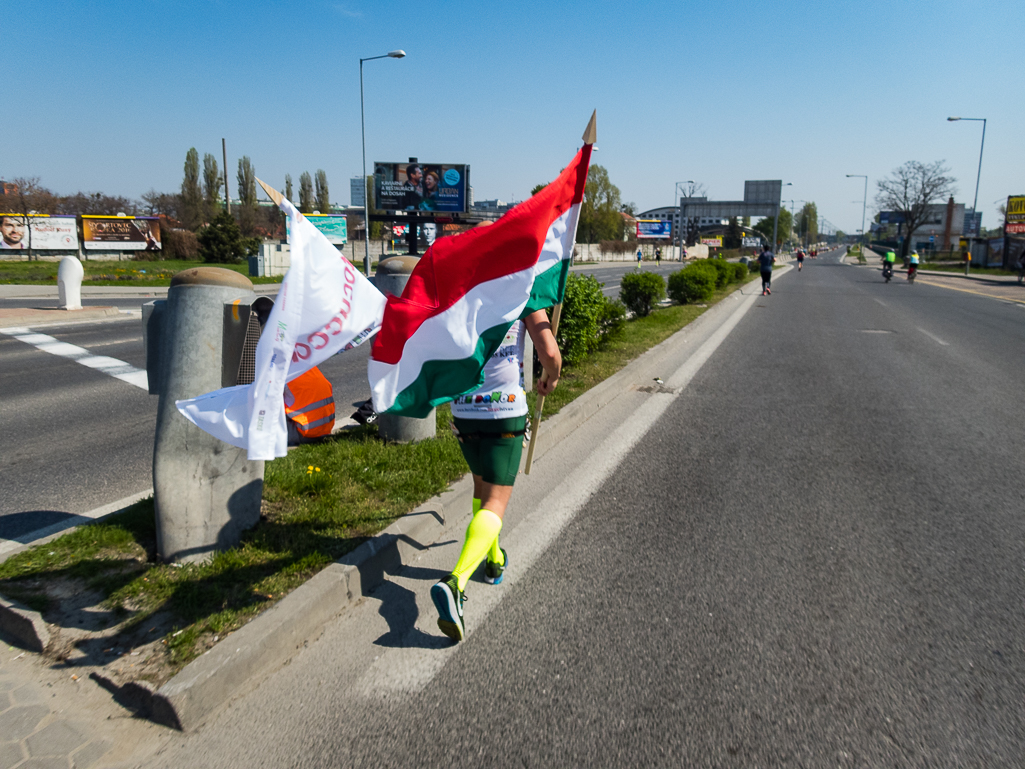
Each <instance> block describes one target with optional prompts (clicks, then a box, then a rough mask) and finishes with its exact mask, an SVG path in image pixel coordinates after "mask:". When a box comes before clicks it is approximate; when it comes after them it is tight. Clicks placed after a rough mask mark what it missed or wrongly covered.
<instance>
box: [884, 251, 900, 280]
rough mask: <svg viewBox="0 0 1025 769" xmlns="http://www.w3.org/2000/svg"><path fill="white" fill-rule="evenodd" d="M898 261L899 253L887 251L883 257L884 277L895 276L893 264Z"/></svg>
mask: <svg viewBox="0 0 1025 769" xmlns="http://www.w3.org/2000/svg"><path fill="white" fill-rule="evenodd" d="M896 262H897V255H896V254H895V253H893V251H892V250H891V251H887V252H886V256H884V257H883V277H884V278H892V277H893V265H894V264H896Z"/></svg>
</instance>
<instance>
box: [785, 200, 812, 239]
mask: <svg viewBox="0 0 1025 769" xmlns="http://www.w3.org/2000/svg"><path fill="white" fill-rule="evenodd" d="M783 202H784V203H786V201H785V200H784V201H783ZM807 202H808V201H807V200H791V201H790V232H789V233H788V234H787V240H793V239H794V204H795V203H807Z"/></svg>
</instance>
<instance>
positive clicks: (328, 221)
mask: <svg viewBox="0 0 1025 769" xmlns="http://www.w3.org/2000/svg"><path fill="white" fill-rule="evenodd" d="M304 216H305V217H306V218H307V219H309V220H310V222H311V223H312V224H313V226H314V227H316V228H317V229H318V230H320V231H321V232H322V233H324V236H325V237H326V238H327V240H328V242H329V243H331V244H332V245H335V246H344V245H345V244H346V243H348V242H349V230H348V223H347V222H346V221H345V214H304Z"/></svg>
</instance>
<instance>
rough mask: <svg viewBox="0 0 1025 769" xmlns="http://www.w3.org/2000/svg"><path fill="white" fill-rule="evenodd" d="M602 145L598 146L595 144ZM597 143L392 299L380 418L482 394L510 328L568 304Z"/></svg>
mask: <svg viewBox="0 0 1025 769" xmlns="http://www.w3.org/2000/svg"><path fill="white" fill-rule="evenodd" d="M592 143H593V140H592ZM590 162H591V143H586V144H584V146H583V147H582V148H581V150H580V151H579V152H578V153H577V155H576V157H575V158H573V162H572V163H570V164H569V165H568V166H567V167H566V168H565V169H564V170H563V172H562V173H561V174H559V178H558V179H556V180H555V181H554V182H552V183H551V184H549V185H548V186H547V187H545V188H544V189H543V190H541V191H540V192H538V193H537V194H536V195H534V196H533V197H531V198H530V199H529V200H526V201H524V202H523V203H520V204H519V205H518V206H516V207H515V208H513V209H512V210H510V211H509V212H508V213H507V214H506V215H505V216H503V217H502V218H501V219H499V220H498V221H497V222H496V223H495V224H494V226H491V227H480V228H476V229H473V230H470V231H468V232H465V233H462V234H460V235H455V236H451V237H446V238H440V239H438V240H436V241H435V242H434V245H432V246H431V247H430V248H429V249H428V250H427V253H426V254H425V255H424V257H423V258H422V259H421V260H420V262H419V263H418V264H417V265H416V267H415V268H414V270H413V273H412V274H411V275H410V277H409V282H408V283H407V284H406V288H405V290H404V291H403V292H402V296H401V297H400V298H397V297H394V296H390V297H388V304H387V306H386V307H385V310H384V320H383V322H382V325H381V331H380V333H379V334H378V335H377V337H376V339H375V340H374V344H373V347H372V348H371V353H370V365H369V368H368V372H367V373H368V376H369V378H370V386H371V389H372V392H373V401H374V409H375V410H376V411H377V412H378V413H379V414H384V413H388V414H396V415H400V416H409V417H420V418H422V417H425V416H427V415H428V414H429V413H430V410H431V409H432V408H434V407H435V406H437V405H438V404H440V403H445V402H447V401H450V400H452V399H453V398H457V397H459V396H460V395H463V394H465V393H468V392H472V391H473V390H475V389H477V388H478V387H479V386H480V385H481V384H482V383H483V381H484V377H483V369H484V364H485V362H486V361H487V360H488V358H490V357H491V356H492V355H493V354H494V353H495V351H496V350H497V349H498V347H499V346H500V345H501V343H502V340H503V339H504V338H505V335H506V332H507V331H508V330H509V328H510V326H512V324H513V323H514V322H516V321H518V320H520V319H521V318H524V317H526V316H527V315H529V314H530V313H532V312H535V311H536V310H540V309H543V308H545V307H551V306H552V305H554V304H557V303H558V302H561V301H562V296H563V292H564V291H565V288H566V276H567V275H568V273H569V265H570V259H571V257H572V256H573V242H574V240H575V238H576V231H577V220H578V219H579V217H580V204H581V202H582V201H583V199H584V185H585V184H586V182H587V169H588V166H589V164H590Z"/></svg>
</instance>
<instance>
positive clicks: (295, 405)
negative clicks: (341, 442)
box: [285, 366, 335, 438]
mask: <svg viewBox="0 0 1025 769" xmlns="http://www.w3.org/2000/svg"><path fill="white" fill-rule="evenodd" d="M285 415H286V416H287V417H288V418H289V419H291V420H292V421H293V422H295V426H296V428H297V429H298V430H299V434H300V435H301V436H303V437H304V438H321V437H323V436H325V435H330V434H331V429H332V428H333V427H334V426H335V399H334V395H333V394H332V390H331V383H330V382H329V381H327V377H325V376H324V375H323V374H321V373H320V369H319V368H317V367H316V366H314V367H313V368H311V369H310V370H309V371H307V372H306V373H305V374H302V375H301V376H297V377H296V378H295V379H293V380H292V381H291V382H289V383H288V384H286V385H285Z"/></svg>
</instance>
